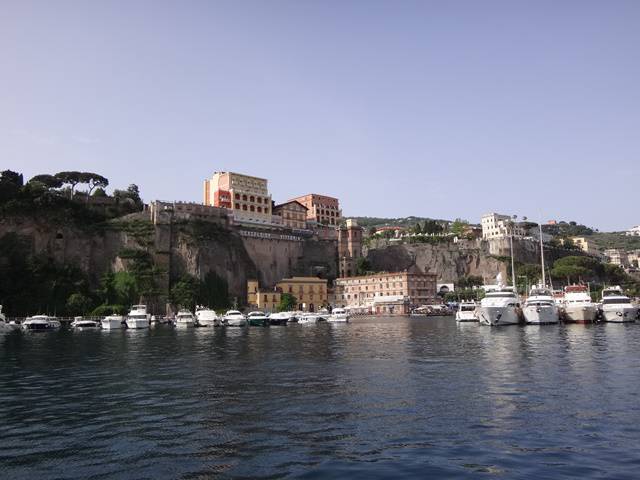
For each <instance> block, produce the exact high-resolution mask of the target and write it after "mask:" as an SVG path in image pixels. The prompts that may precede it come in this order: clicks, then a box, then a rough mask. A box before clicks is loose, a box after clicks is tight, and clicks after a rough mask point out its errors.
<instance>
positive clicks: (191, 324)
mask: <svg viewBox="0 0 640 480" xmlns="http://www.w3.org/2000/svg"><path fill="white" fill-rule="evenodd" d="M195 326H196V321H195V320H187V321H181V322H176V328H194V327H195Z"/></svg>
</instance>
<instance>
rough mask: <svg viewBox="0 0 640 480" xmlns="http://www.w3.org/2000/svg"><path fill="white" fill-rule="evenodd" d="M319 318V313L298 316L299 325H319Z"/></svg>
mask: <svg viewBox="0 0 640 480" xmlns="http://www.w3.org/2000/svg"><path fill="white" fill-rule="evenodd" d="M318 321H319V317H318V314H317V313H312V312H307V313H303V314H301V315H298V323H318Z"/></svg>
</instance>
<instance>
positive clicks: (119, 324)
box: [100, 315, 126, 330]
mask: <svg viewBox="0 0 640 480" xmlns="http://www.w3.org/2000/svg"><path fill="white" fill-rule="evenodd" d="M100 324H101V325H102V328H103V329H105V330H119V329H121V328H123V327H125V326H126V324H125V321H124V317H123V316H122V315H108V316H106V317H104V318H103V319H102V320H100Z"/></svg>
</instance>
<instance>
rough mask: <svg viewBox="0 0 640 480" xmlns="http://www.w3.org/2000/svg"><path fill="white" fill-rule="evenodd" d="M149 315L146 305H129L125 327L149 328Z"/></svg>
mask: <svg viewBox="0 0 640 480" xmlns="http://www.w3.org/2000/svg"><path fill="white" fill-rule="evenodd" d="M150 320H151V315H149V314H148V313H147V306H146V305H134V306H133V307H131V311H130V312H129V315H127V321H126V323H127V328H131V329H134V330H136V329H138V330H139V329H143V328H149V322H150Z"/></svg>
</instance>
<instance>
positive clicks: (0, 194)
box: [0, 170, 24, 202]
mask: <svg viewBox="0 0 640 480" xmlns="http://www.w3.org/2000/svg"><path fill="white" fill-rule="evenodd" d="M23 185H24V179H23V177H22V174H21V173H16V172H13V171H11V170H4V171H2V172H0V202H6V201H7V200H11V199H14V198H16V197H17V196H18V194H19V193H20V189H21V188H22V186H23Z"/></svg>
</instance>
